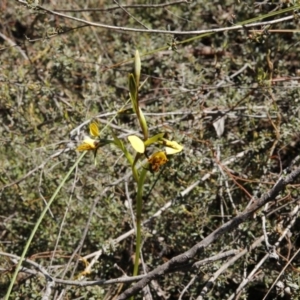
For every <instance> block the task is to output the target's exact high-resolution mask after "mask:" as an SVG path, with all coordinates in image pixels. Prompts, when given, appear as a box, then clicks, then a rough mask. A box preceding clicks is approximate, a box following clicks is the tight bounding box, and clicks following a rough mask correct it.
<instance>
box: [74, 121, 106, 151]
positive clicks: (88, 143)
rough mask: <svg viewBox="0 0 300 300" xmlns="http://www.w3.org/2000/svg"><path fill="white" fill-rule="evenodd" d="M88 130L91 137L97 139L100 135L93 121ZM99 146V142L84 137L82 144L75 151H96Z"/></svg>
mask: <svg viewBox="0 0 300 300" xmlns="http://www.w3.org/2000/svg"><path fill="white" fill-rule="evenodd" d="M89 129H90V135H91V136H92V137H99V135H100V133H99V127H98V124H97V123H96V122H95V121H93V122H92V123H91V124H90V125H89ZM98 146H99V141H98V140H96V139H92V138H90V137H88V136H86V137H85V138H84V140H83V142H82V144H80V145H79V146H78V147H77V148H76V150H77V151H88V150H93V151H95V152H96V151H97V149H98Z"/></svg>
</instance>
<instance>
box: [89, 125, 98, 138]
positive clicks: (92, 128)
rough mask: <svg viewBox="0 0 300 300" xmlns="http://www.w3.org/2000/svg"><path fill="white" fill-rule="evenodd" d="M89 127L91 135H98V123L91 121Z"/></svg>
mask: <svg viewBox="0 0 300 300" xmlns="http://www.w3.org/2000/svg"><path fill="white" fill-rule="evenodd" d="M89 128H90V135H91V136H93V137H97V136H99V135H100V133H99V127H98V124H97V123H96V122H92V123H91V124H90V126H89Z"/></svg>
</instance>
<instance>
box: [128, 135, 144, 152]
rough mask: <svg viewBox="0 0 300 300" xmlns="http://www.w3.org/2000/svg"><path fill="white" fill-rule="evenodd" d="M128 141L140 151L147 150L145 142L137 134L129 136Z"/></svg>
mask: <svg viewBox="0 0 300 300" xmlns="http://www.w3.org/2000/svg"><path fill="white" fill-rule="evenodd" d="M128 141H129V142H130V144H131V146H132V147H133V149H134V150H135V151H136V152H138V153H144V152H145V144H144V142H143V141H142V140H141V139H140V138H139V137H138V136H136V135H130V136H129V137H128Z"/></svg>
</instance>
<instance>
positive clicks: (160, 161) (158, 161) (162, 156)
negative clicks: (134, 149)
mask: <svg viewBox="0 0 300 300" xmlns="http://www.w3.org/2000/svg"><path fill="white" fill-rule="evenodd" d="M167 161H168V159H167V156H166V153H165V152H163V151H159V152H155V153H154V154H152V155H151V156H150V158H149V159H148V163H149V164H150V166H151V171H153V172H157V171H158V170H159V168H160V166H162V165H164V164H165V163H166V162H167Z"/></svg>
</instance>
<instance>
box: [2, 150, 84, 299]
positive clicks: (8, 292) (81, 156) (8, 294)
mask: <svg viewBox="0 0 300 300" xmlns="http://www.w3.org/2000/svg"><path fill="white" fill-rule="evenodd" d="M85 154H86V151H85V152H83V153H82V154H81V155H80V157H79V158H78V159H77V161H76V162H75V163H74V165H73V166H72V167H71V169H70V170H69V172H68V173H67V175H66V176H65V178H64V179H63V180H62V182H61V183H60V185H59V186H58V188H57V189H56V191H55V192H54V194H53V195H52V197H51V199H50V200H49V202H48V203H47V205H46V206H45V208H44V210H43V211H42V213H41V215H40V217H39V219H38V220H37V222H36V223H35V226H34V228H33V230H32V232H31V234H30V237H29V238H28V240H27V243H26V245H25V248H24V250H23V253H22V255H21V257H20V260H19V262H18V264H17V266H16V269H15V272H14V275H13V278H12V280H11V282H10V285H9V288H8V291H7V293H6V296H5V298H4V300H8V299H9V296H10V293H11V291H12V288H13V286H14V283H15V281H16V278H17V275H18V273H19V271H20V269H21V265H22V262H23V261H24V258H25V255H26V253H27V251H28V249H29V247H30V244H31V242H32V240H33V238H34V236H35V234H36V232H37V230H38V228H39V226H40V224H41V223H42V220H43V219H44V216H45V215H46V213H47V211H48V210H49V208H50V206H51V204H52V203H53V201H54V199H55V198H56V196H57V194H58V193H59V191H60V190H61V188H62V187H63V186H64V184H65V182H66V181H67V179H68V178H69V177H70V176H71V174H72V172H73V171H74V169H75V168H76V166H77V165H78V164H79V162H80V161H81V160H82V158H83V157H84V155H85Z"/></svg>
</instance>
